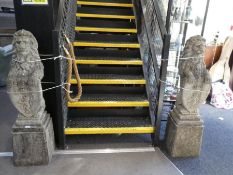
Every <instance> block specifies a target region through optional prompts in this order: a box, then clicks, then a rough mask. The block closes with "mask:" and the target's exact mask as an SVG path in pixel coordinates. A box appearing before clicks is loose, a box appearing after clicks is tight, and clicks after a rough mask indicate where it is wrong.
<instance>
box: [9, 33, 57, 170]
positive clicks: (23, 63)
mask: <svg viewBox="0 0 233 175" xmlns="http://www.w3.org/2000/svg"><path fill="white" fill-rule="evenodd" d="M13 50H14V54H13V56H12V62H11V69H10V72H9V75H8V80H7V90H8V93H9V96H10V99H11V101H12V103H13V105H14V106H15V108H16V109H17V111H18V112H19V115H18V118H17V120H16V122H15V124H14V126H13V152H14V163H15V165H18V166H27V165H41V164H48V163H49V161H50V160H51V157H52V153H53V150H54V134H53V126H52V121H51V119H50V116H49V115H48V114H47V112H46V111H45V102H44V98H43V92H42V86H41V79H42V78H43V76H44V67H43V64H42V63H41V61H40V57H39V53H38V43H37V41H36V39H35V37H34V36H33V35H32V34H31V33H30V32H28V31H25V30H20V31H18V32H16V33H15V34H14V38H13Z"/></svg>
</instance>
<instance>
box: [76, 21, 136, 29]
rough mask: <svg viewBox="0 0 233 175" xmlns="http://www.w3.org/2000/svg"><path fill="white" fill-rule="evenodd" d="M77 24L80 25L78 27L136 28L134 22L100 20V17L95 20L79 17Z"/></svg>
mask: <svg viewBox="0 0 233 175" xmlns="http://www.w3.org/2000/svg"><path fill="white" fill-rule="evenodd" d="M76 26H78V27H98V28H124V29H136V25H135V23H134V22H128V21H113V20H100V19H95V20H93V19H77V20H76Z"/></svg>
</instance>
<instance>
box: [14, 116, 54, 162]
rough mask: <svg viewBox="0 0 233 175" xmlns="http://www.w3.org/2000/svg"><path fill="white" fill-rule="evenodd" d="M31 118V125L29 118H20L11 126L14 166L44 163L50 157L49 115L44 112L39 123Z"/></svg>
mask: <svg viewBox="0 0 233 175" xmlns="http://www.w3.org/2000/svg"><path fill="white" fill-rule="evenodd" d="M31 120H32V122H31V123H33V124H31V125H30V120H28V119H27V120H25V122H23V120H22V119H20V122H19V121H16V123H15V125H14V126H13V153H14V157H13V161H14V164H15V165H16V166H34V165H46V164H48V163H49V162H50V160H51V159H52V154H53V151H54V132H53V124H52V120H51V118H50V116H49V115H48V114H46V113H44V114H43V117H41V122H40V124H39V123H37V122H35V121H34V120H33V119H31ZM37 121H38V120H37ZM18 123H21V124H18ZM23 123H24V124H23Z"/></svg>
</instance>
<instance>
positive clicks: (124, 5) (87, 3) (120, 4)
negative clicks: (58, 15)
mask: <svg viewBox="0 0 233 175" xmlns="http://www.w3.org/2000/svg"><path fill="white" fill-rule="evenodd" d="M77 4H78V5H93V6H109V7H133V4H124V3H106V2H85V1H79V0H78V1H77Z"/></svg>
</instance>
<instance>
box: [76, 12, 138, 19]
mask: <svg viewBox="0 0 233 175" xmlns="http://www.w3.org/2000/svg"><path fill="white" fill-rule="evenodd" d="M76 16H77V17H81V18H113V19H135V16H132V15H128V16H127V15H107V14H88V13H76Z"/></svg>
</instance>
